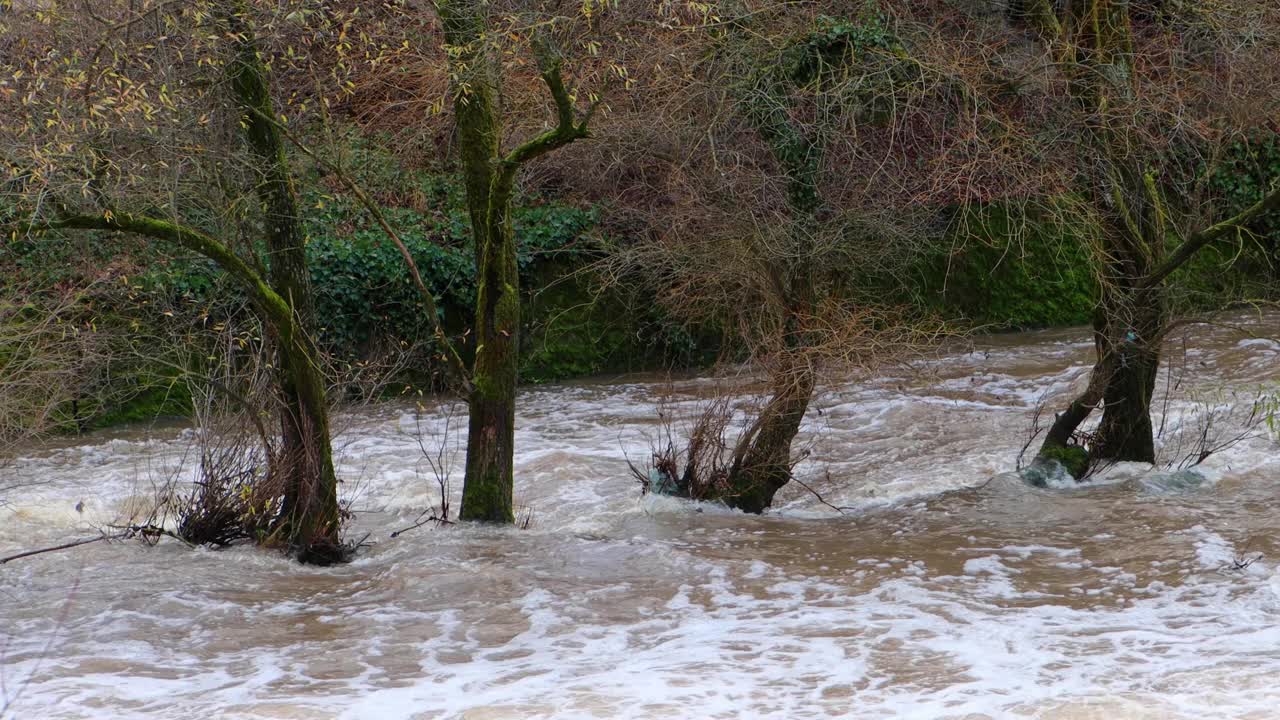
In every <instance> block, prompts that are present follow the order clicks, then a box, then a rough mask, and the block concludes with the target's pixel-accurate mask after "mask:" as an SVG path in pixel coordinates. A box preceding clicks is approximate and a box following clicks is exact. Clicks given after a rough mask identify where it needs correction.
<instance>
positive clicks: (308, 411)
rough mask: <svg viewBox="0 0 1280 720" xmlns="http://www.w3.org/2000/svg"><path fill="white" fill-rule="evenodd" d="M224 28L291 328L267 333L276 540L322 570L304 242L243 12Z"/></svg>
mask: <svg viewBox="0 0 1280 720" xmlns="http://www.w3.org/2000/svg"><path fill="white" fill-rule="evenodd" d="M228 24H229V26H230V28H231V30H232V34H233V36H234V37H236V38H237V40H236V45H237V47H236V57H235V58H234V60H233V61H232V62H231V63H230V64H229V65H228V68H227V72H228V79H229V80H230V82H231V88H232V92H233V93H234V96H235V100H236V103H237V105H238V107H239V110H240V112H241V118H240V120H241V126H242V128H243V130H244V136H245V139H246V141H247V142H248V144H249V148H250V151H251V152H252V154H253V156H254V159H255V160H256V161H257V163H258V167H259V170H260V172H261V178H260V179H259V183H258V187H257V194H258V198H259V200H260V201H261V203H262V206H263V213H264V219H265V223H266V231H267V248H268V253H269V256H270V258H269V273H270V275H269V280H270V284H271V286H272V288H273V289H274V290H275V291H276V293H278V294H279V295H280V296H281V297H282V298H283V299H284V300H285V302H286V303H287V304H288V306H289V310H290V312H291V314H292V316H293V323H292V324H291V327H289V328H287V329H285V328H281V327H279V326H278V325H277V326H275V327H273V328H272V331H273V332H272V334H273V336H274V338H275V345H276V349H277V352H278V354H279V358H280V362H279V365H280V367H279V370H278V373H279V384H280V394H281V400H282V405H283V412H282V413H281V441H282V451H281V455H280V458H279V459H278V463H277V467H276V468H274V469H273V471H274V472H278V473H280V474H281V476H282V477H283V478H284V502H283V512H282V514H281V517H280V524H279V527H278V529H277V533H278V535H279V536H280V537H282V538H283V539H284V540H285V541H286V542H287V543H288V545H289V547H290V548H291V549H292V550H293V551H294V552H296V553H297V555H298V557H299V559H302V560H304V561H308V562H316V563H320V564H327V563H330V562H334V561H337V560H339V559H341V555H342V550H341V542H340V537H339V534H340V527H339V526H340V517H339V516H340V511H339V507H338V481H337V475H336V473H335V471H334V467H333V451H332V448H331V445H330V437H329V432H330V431H329V408H328V398H327V397H326V392H325V380H324V376H323V374H322V372H321V370H320V363H319V353H318V350H317V348H316V347H315V343H314V339H313V335H312V329H313V327H314V319H315V310H314V304H313V300H312V295H311V276H310V272H309V271H308V269H307V259H306V237H305V235H304V233H303V230H302V222H301V218H300V216H299V214H298V203H297V196H296V193H295V191H294V187H293V178H292V175H291V174H290V171H289V165H288V159H287V157H286V155H285V150H284V143H283V140H282V138H281V137H280V132H279V130H278V129H277V128H276V126H275V124H274V122H273V120H274V119H275V111H274V109H273V108H272V103H271V96H270V92H269V87H268V84H267V78H266V73H267V71H266V67H265V66H264V65H263V62H262V59H261V58H260V56H259V54H258V48H257V44H256V43H255V42H254V39H253V34H252V32H251V29H250V28H249V26H248V18H247V7H246V6H245V5H244V3H243V2H240V1H237V2H234V3H232V4H231V5H230V12H229V13H228Z"/></svg>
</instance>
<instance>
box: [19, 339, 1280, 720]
mask: <svg viewBox="0 0 1280 720" xmlns="http://www.w3.org/2000/svg"><path fill="white" fill-rule="evenodd" d="M1237 320H1239V322H1240V323H1242V324H1247V325H1248V326H1249V328H1248V330H1249V332H1241V331H1239V330H1233V329H1228V328H1224V327H1214V328H1209V327H1203V326H1201V327H1198V328H1196V329H1193V330H1192V331H1191V335H1190V337H1191V341H1190V344H1189V346H1188V347H1189V348H1191V349H1185V348H1184V346H1183V344H1182V342H1181V341H1176V342H1171V346H1170V351H1171V354H1172V356H1173V362H1172V363H1171V364H1172V365H1174V366H1176V369H1175V372H1174V374H1173V376H1172V377H1168V378H1165V377H1162V378H1161V381H1160V391H1159V392H1160V397H1161V398H1164V397H1165V396H1166V395H1167V396H1168V400H1167V402H1166V401H1165V400H1163V399H1160V400H1158V402H1157V405H1158V406H1160V407H1161V408H1164V409H1165V413H1164V414H1165V416H1166V419H1165V422H1164V423H1163V425H1164V427H1163V435H1162V440H1161V442H1162V444H1163V445H1164V446H1165V453H1166V455H1168V456H1170V457H1180V456H1181V455H1183V454H1186V452H1188V451H1191V450H1189V448H1191V445H1190V444H1189V440H1188V439H1189V438H1191V437H1192V436H1193V435H1194V434H1195V433H1197V432H1198V431H1199V427H1200V425H1201V424H1202V421H1203V419H1204V417H1205V413H1206V408H1214V409H1213V411H1212V414H1213V416H1214V421H1213V424H1212V430H1211V432H1212V433H1221V437H1228V436H1230V434H1231V433H1232V428H1233V426H1235V425H1238V423H1239V422H1240V420H1241V418H1242V416H1243V415H1244V412H1243V409H1244V408H1245V407H1246V406H1247V405H1249V403H1251V401H1252V399H1253V398H1254V396H1255V395H1256V392H1257V390H1258V389H1259V388H1260V387H1266V386H1269V385H1270V384H1271V383H1272V382H1273V381H1275V380H1277V379H1280V345H1278V344H1276V343H1274V342H1271V341H1269V340H1265V339H1261V338H1260V337H1258V336H1275V335H1277V334H1280V320H1278V319H1277V318H1276V317H1270V318H1267V319H1265V320H1262V321H1260V320H1258V319H1257V318H1253V319H1248V318H1245V317H1240V318H1237ZM1090 361H1091V353H1090V345H1089V342H1088V338H1087V336H1086V333H1085V332H1084V331H1083V330H1074V331H1053V332H1044V333H1030V334H1017V335H1007V336H997V337H992V338H984V339H980V340H978V341H976V343H975V344H974V345H973V346H971V347H966V348H963V349H957V350H956V351H954V352H949V353H945V354H943V355H941V356H939V357H938V358H933V359H929V360H927V361H924V362H922V363H919V364H917V366H915V367H913V368H900V369H891V370H890V371H888V372H887V373H886V374H882V375H881V376H879V377H877V378H876V379H874V380H871V381H865V382H857V383H853V382H851V383H848V384H833V385H831V386H828V387H826V388H824V389H823V391H822V394H821V396H820V397H819V399H818V401H817V402H816V403H815V405H814V408H813V410H811V412H810V414H809V417H808V419H807V422H806V431H805V436H804V438H803V444H804V445H805V446H806V447H807V448H808V451H809V455H808V457H807V459H806V460H805V461H804V462H803V463H802V464H801V465H800V467H799V469H798V471H799V477H800V479H801V480H803V481H804V482H805V483H806V484H808V485H809V486H810V487H812V488H813V489H814V490H816V491H817V492H818V493H820V494H821V495H822V497H823V498H824V499H825V500H826V501H827V502H828V503H830V504H832V505H836V506H842V507H847V508H849V509H846V510H845V511H843V512H838V511H836V510H833V509H832V508H831V507H829V506H828V505H826V504H824V503H822V502H819V501H818V500H817V499H816V498H815V497H814V495H812V494H811V493H809V492H807V491H806V490H804V489H803V488H801V487H799V486H798V485H796V484H794V483H793V484H792V485H791V486H789V487H787V488H786V489H785V490H784V491H783V493H782V494H781V495H780V496H779V502H778V503H777V505H778V507H777V508H776V509H775V510H774V511H772V512H770V513H768V514H766V515H765V516H763V517H750V516H744V515H741V514H738V513H734V512H729V511H726V510H724V509H720V508H717V507H715V506H695V505H692V504H689V503H685V502H680V501H676V500H672V499H667V498H654V497H649V498H643V499H642V498H640V497H639V492H638V491H639V488H638V486H637V484H636V482H635V481H634V479H632V478H631V477H630V475H629V473H628V470H627V464H626V460H625V457H624V456H628V455H629V456H630V457H631V458H632V459H633V460H637V461H643V460H645V459H646V456H647V447H648V438H650V437H652V436H653V435H654V433H655V432H656V430H657V426H656V424H655V408H656V406H657V403H658V402H659V400H660V399H661V397H662V396H663V395H664V394H667V393H673V394H674V397H675V404H674V405H673V406H672V407H673V409H674V411H675V412H677V413H687V412H691V411H692V409H693V408H695V407H696V406H697V404H698V402H699V399H700V398H705V397H706V396H707V395H708V394H710V393H711V392H712V389H713V388H714V386H715V383H714V382H712V381H710V380H696V379H695V380H683V381H679V382H676V383H674V384H668V383H667V382H663V381H659V380H655V379H653V378H648V379H634V378H632V379H623V380H620V381H616V382H588V383H576V384H568V385H564V386H558V387H545V388H535V389H528V390H526V391H524V392H523V394H522V396H521V399H520V405H519V420H518V447H517V456H516V474H517V488H516V494H517V497H516V501H517V504H518V505H519V506H520V508H521V510H522V514H523V515H524V516H526V517H528V518H529V527H528V528H526V529H515V528H503V529H495V528H489V527H476V526H454V527H444V528H435V527H433V526H428V527H422V528H419V529H417V530H414V531H412V532H408V533H405V534H403V535H401V536H399V537H397V538H394V539H392V538H391V537H390V534H391V531H393V530H395V529H398V528H401V527H404V526H405V525H408V524H411V523H412V522H413V521H414V519H415V518H416V517H417V516H418V515H419V513H421V512H422V511H423V510H424V509H426V508H428V507H431V506H433V505H435V504H436V503H437V502H438V490H437V486H436V482H435V479H434V476H433V474H432V472H431V468H430V464H429V463H428V462H427V461H426V459H425V458H424V455H423V453H422V450H421V449H420V447H419V444H418V440H417V438H416V434H417V428H418V426H419V425H421V426H422V427H424V428H425V430H426V433H427V438H426V439H427V445H428V446H429V447H430V445H431V443H432V442H433V435H438V433H439V431H440V429H441V428H442V426H443V424H444V419H445V416H446V413H445V412H444V410H443V409H442V408H439V407H431V408H428V412H427V413H426V415H425V416H424V417H423V418H422V421H421V423H418V422H415V418H414V413H413V409H412V408H411V407H407V406H399V405H381V406H376V407H373V408H371V409H368V410H363V411H360V412H356V413H352V414H350V415H348V416H347V417H345V418H343V423H342V424H343V425H344V430H343V434H342V436H341V438H340V439H339V446H340V448H341V465H340V469H341V474H342V476H343V477H344V478H345V480H346V482H345V487H346V489H347V492H348V494H349V495H352V496H353V497H354V508H355V510H356V511H357V513H358V514H357V517H356V520H355V528H354V532H355V534H356V536H357V537H359V536H361V535H363V534H364V533H365V532H368V533H371V534H370V536H369V541H370V542H373V543H376V544H374V545H372V546H371V547H370V548H368V549H366V550H365V551H364V552H363V553H362V554H361V555H360V557H359V559H358V560H356V561H355V562H354V563H352V564H350V565H346V566H343V567H336V568H328V569H316V568H310V567H302V566H300V565H297V564H295V563H292V562H289V561H287V560H285V559H283V558H281V557H278V556H276V555H273V554H271V553H269V552H264V551H260V550H254V549H252V548H237V549H233V550H229V551H222V552H213V551H202V550H198V551H191V550H188V549H186V548H185V547H183V546H181V545H180V544H178V543H176V542H172V541H167V542H162V543H160V544H159V545H158V546H156V547H146V546H143V545H141V544H139V543H136V542H131V543H121V544H106V543H96V544H92V545H88V546H85V547H80V548H76V549H73V550H68V551H64V552H59V553H50V554H45V555H40V556H37V557H32V558H28V559H25V560H21V561H15V562H12V563H9V564H7V565H3V566H0V683H2V685H0V707H4V706H6V703H7V709H6V710H4V711H0V717H3V718H4V720H9V718H15V719H16V718H39V719H44V718H49V719H52V718H102V719H107V718H111V719H116V718H181V717H190V718H308V719H311V718H316V719H323V718H371V719H378V720H381V719H384V718H390V719H395V718H472V719H475V720H479V719H481V718H484V719H494V718H513V719H515V718H520V719H524V718H736V717H759V718H788V719H799V718H823V717H851V718H921V719H928V720H934V719H937V718H957V719H958V718H965V719H971V720H976V719H978V718H1046V719H1048V718H1054V719H1065V718H1099V719H1101V718H1108V719H1110V718H1162V719H1163V718H1273V717H1276V716H1277V709H1276V708H1277V707H1280V683H1278V682H1277V678H1280V623H1278V621H1280V573H1278V572H1277V568H1278V567H1280V508H1277V507H1276V504H1277V503H1276V495H1277V488H1278V487H1280V485H1278V475H1280V459H1277V449H1278V447H1277V445H1276V444H1275V442H1274V441H1272V440H1271V439H1269V438H1268V437H1265V429H1263V431H1262V433H1261V434H1260V435H1259V436H1256V437H1253V438H1249V439H1246V440H1244V441H1243V442H1241V443H1240V444H1238V445H1236V446H1234V447H1232V448H1230V449H1228V450H1226V451H1224V452H1222V453H1220V454H1218V455H1215V456H1214V457H1212V458H1211V459H1210V460H1209V461H1208V462H1207V463H1206V464H1205V465H1204V466H1202V467H1201V468H1200V469H1199V470H1198V471H1197V472H1195V473H1185V472H1183V473H1179V472H1174V471H1172V470H1164V469H1156V470H1152V469H1151V468H1149V467H1147V466H1133V465H1130V466H1119V467H1115V468H1111V469H1109V470H1107V471H1106V472H1105V473H1103V475H1102V476H1101V477H1100V478H1099V479H1098V481H1097V483H1095V484H1094V485H1093V486H1090V487H1088V488H1087V489H1074V488H1068V487H1050V488H1048V489H1035V488H1032V487H1030V486H1028V485H1026V484H1025V483H1023V482H1021V481H1020V480H1019V479H1018V478H1017V477H1016V476H1014V475H1011V474H1009V473H1007V471H1009V470H1010V469H1012V468H1013V466H1014V463H1015V459H1016V457H1017V455H1018V451H1019V448H1021V447H1022V445H1023V443H1024V442H1025V440H1026V430H1027V427H1028V426H1029V424H1030V422H1031V416H1032V413H1033V410H1034V408H1035V406H1036V405H1037V403H1038V402H1039V401H1040V400H1041V398H1042V397H1045V396H1049V397H1050V398H1057V399H1058V401H1059V402H1061V400H1062V398H1064V397H1065V396H1066V395H1065V394H1066V393H1068V392H1069V391H1070V390H1071V389H1072V388H1079V387H1080V386H1081V384H1082V383H1083V380H1084V375H1085V373H1086V371H1087V368H1088V363H1089V362H1090ZM1233 405H1234V410H1233V409H1232V406H1233ZM456 422H457V421H456V420H455V424H456ZM190 444H191V431H189V430H183V429H181V428H169V427H158V428H152V429H149V430H145V431H144V430H138V429H132V430H123V431H116V432H111V433H105V434H101V435H96V436H89V437H85V438H80V439H78V440H77V441H76V444H68V443H63V444H62V445H60V446H56V447H47V448H40V449H33V450H32V451H31V452H30V453H29V454H28V455H27V456H26V457H24V458H21V459H20V460H19V462H18V463H17V465H16V466H12V467H10V468H7V469H5V470H3V471H0V472H5V473H7V474H8V477H9V478H10V479H19V480H23V481H31V482H38V483H39V484H37V485H34V486H33V487H30V488H27V489H24V490H21V491H18V492H14V493H12V494H11V495H10V497H9V498H8V501H9V502H8V506H7V507H5V508H0V554H9V553H10V552H15V551H17V550H19V549H24V548H28V547H34V546H39V545H41V544H50V543H56V542H58V541H60V540H63V539H69V538H75V537H84V536H87V535H91V534H92V533H93V528H94V527H96V526H100V525H103V524H105V523H110V522H112V521H113V520H117V519H119V518H120V517H122V516H124V515H127V513H128V512H129V509H130V508H131V507H135V506H138V505H140V504H145V502H146V500H147V498H149V497H150V496H151V492H152V490H151V488H152V486H153V484H156V483H161V482H163V481H164V479H165V478H166V477H168V476H170V475H171V474H173V473H175V472H177V473H180V474H181V473H188V472H189V470H190V469H189V467H184V456H185V454H186V453H187V452H188V448H189V445H190ZM451 450H452V452H451V453H450V454H451V455H452V456H453V468H454V470H455V473H454V488H453V490H454V493H455V495H456V494H457V491H458V490H460V483H461V466H462V462H461V459H460V456H458V455H457V448H451ZM450 454H447V455H446V459H448V455H450ZM188 465H189V464H188ZM456 502H457V500H456V498H455V505H454V507H455V508H456V506H457V505H456ZM78 504H80V509H79V510H77V505H78Z"/></svg>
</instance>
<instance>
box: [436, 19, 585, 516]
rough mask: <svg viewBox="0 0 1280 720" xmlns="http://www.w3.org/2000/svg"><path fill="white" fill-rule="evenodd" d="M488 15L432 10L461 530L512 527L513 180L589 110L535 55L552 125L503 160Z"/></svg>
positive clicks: (568, 138)
mask: <svg viewBox="0 0 1280 720" xmlns="http://www.w3.org/2000/svg"><path fill="white" fill-rule="evenodd" d="M488 8H489V5H488V3H486V2H483V1H482V0H437V2H436V9H437V12H438V13H439V14H440V18H441V21H442V24H443V26H444V36H445V40H446V42H448V43H449V45H451V46H452V47H453V48H454V49H455V52H456V65H455V71H456V72H455V74H454V82H455V88H454V98H455V99H454V113H455V117H456V122H457V129H458V143H459V146H460V154H461V159H462V167H463V174H464V176H465V178H466V190H467V209H468V214H469V216H470V218H471V235H472V238H473V240H474V242H475V258H476V307H475V311H476V313H475V327H474V328H473V331H474V332H473V336H474V338H475V343H476V345H475V360H474V364H473V366H472V371H471V377H470V385H471V391H470V397H469V403H470V418H469V422H468V427H467V461H466V476H465V479H464V482H463V489H462V508H461V510H460V512H459V517H460V518H461V519H463V520H479V521H486V522H496V523H511V522H514V520H515V512H514V486H515V482H514V467H513V462H514V453H515V401H516V383H517V380H518V374H519V366H518V362H519V352H518V348H519V341H520V338H519V335H520V277H519V273H518V270H517V263H516V251H517V248H516V238H515V231H514V229H513V226H512V220H511V206H512V198H513V195H514V193H515V182H516V176H517V173H518V172H519V170H520V168H521V166H523V165H524V164H525V163H526V162H529V161H530V160H533V159H534V158H536V157H538V156H540V155H542V154H545V153H547V152H550V151H552V150H555V149H556V148H559V147H561V146H563V145H566V144H568V143H570V142H573V141H574V140H576V139H579V138H585V137H588V131H587V126H588V122H589V121H590V119H591V115H592V112H593V110H594V107H593V108H592V109H591V110H588V111H587V113H586V115H585V117H584V118H583V119H582V120H581V121H578V120H577V119H576V117H575V115H576V113H575V110H574V106H573V100H572V99H571V98H570V96H569V93H568V91H567V90H566V89H565V86H564V81H563V77H562V73H561V64H560V60H559V58H558V56H557V55H556V54H555V53H554V51H551V50H550V49H547V48H535V50H537V53H536V54H537V55H538V62H539V71H540V74H541V76H542V79H543V81H544V82H545V83H546V85H547V88H548V90H549V91H550V93H551V98H552V100H553V102H554V104H555V109H556V116H557V124H556V127H555V128H554V129H552V130H548V131H546V132H544V133H542V134H540V135H538V136H536V137H534V138H532V139H530V140H528V141H527V142H525V143H524V144H522V145H520V146H519V147H517V148H515V149H514V150H512V151H510V152H508V153H506V154H504V153H503V152H502V148H501V125H502V123H501V115H500V109H499V108H498V106H497V101H496V98H497V97H498V91H497V83H498V71H497V66H496V63H495V62H494V60H493V58H492V57H491V56H490V51H489V49H488V48H487V44H486V43H487V38H486V33H487V31H488V23H487V21H486V17H485V14H486V13H487V12H488Z"/></svg>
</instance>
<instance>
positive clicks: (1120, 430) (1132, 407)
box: [1090, 290, 1165, 463]
mask: <svg viewBox="0 0 1280 720" xmlns="http://www.w3.org/2000/svg"><path fill="white" fill-rule="evenodd" d="M1131 297H1132V301H1131V307H1130V308H1128V312H1126V313H1124V315H1123V316H1124V317H1126V318H1127V319H1128V320H1129V322H1128V323H1126V324H1125V325H1123V326H1121V327H1119V328H1117V329H1116V331H1115V332H1113V333H1112V334H1111V337H1112V338H1113V343H1114V347H1113V351H1112V352H1113V355H1114V357H1113V360H1112V368H1111V372H1110V373H1109V376H1108V378H1107V382H1106V390H1105V391H1104V393H1103V396H1102V401H1103V410H1102V422H1101V424H1100V425H1099V426H1098V431H1097V433H1095V435H1094V441H1093V444H1092V446H1091V447H1090V455H1091V456H1092V457H1093V458H1094V459H1096V460H1124V461H1134V462H1148V463H1154V462H1155V461H1156V457H1155V433H1154V430H1153V428H1152V424H1151V397H1152V395H1153V394H1154V393H1155V387H1156V374H1157V373H1158V372H1159V370H1160V345H1161V342H1162V341H1163V339H1164V330H1165V313H1164V307H1163V305H1164V303H1163V298H1162V297H1161V294H1160V293H1159V292H1158V291H1155V290H1138V291H1136V292H1134V293H1133V294H1132V295H1131ZM1117 319H1118V318H1112V320H1111V321H1112V322H1116V321H1117Z"/></svg>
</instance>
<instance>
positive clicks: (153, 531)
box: [0, 525, 195, 565]
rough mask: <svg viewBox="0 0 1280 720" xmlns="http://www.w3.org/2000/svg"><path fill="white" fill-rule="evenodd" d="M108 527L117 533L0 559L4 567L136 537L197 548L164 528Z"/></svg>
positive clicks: (146, 526) (149, 543)
mask: <svg viewBox="0 0 1280 720" xmlns="http://www.w3.org/2000/svg"><path fill="white" fill-rule="evenodd" d="M108 527H110V528H111V529H113V530H116V531H117V532H115V533H112V534H107V533H102V534H101V535H98V536H97V537H91V538H81V539H79V540H72V541H71V542H66V543H62V544H61V545H53V546H51V547H46V548H38V549H36V550H27V551H24V552H20V553H17V554H14V555H9V556H8V557H3V558H0V565H4V564H5V563H8V562H11V561H13V560H21V559H22V558H28V557H33V556H35V555H43V554H44V553H51V552H57V551H59V550H70V549H71V548H74V547H80V546H81V545H89V544H91V543H96V542H102V541H103V540H106V541H108V542H110V541H112V540H131V539H133V538H135V537H137V538H141V539H142V540H143V541H144V542H146V543H147V544H148V545H154V544H156V543H157V542H159V540H160V538H161V537H170V538H173V539H174V540H177V541H179V542H181V543H182V544H183V545H186V546H187V547H195V545H192V544H191V543H189V542H187V541H186V540H184V539H182V538H181V537H179V536H178V535H177V534H175V533H174V532H172V531H170V530H165V529H164V528H162V527H157V526H155V525H109V526H108Z"/></svg>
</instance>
